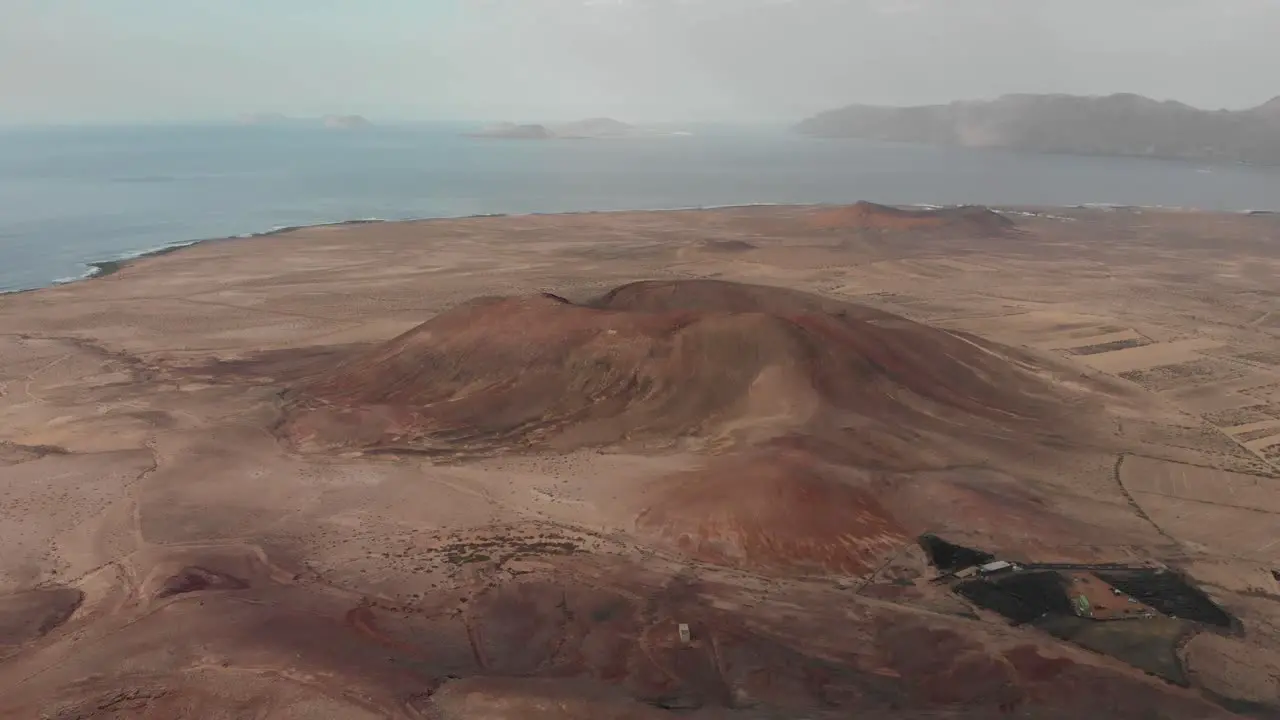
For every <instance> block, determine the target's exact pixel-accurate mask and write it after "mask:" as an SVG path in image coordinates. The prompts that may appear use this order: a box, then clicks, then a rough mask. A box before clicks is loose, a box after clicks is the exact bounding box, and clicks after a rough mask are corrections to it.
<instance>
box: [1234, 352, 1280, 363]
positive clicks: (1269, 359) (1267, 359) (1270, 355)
mask: <svg viewBox="0 0 1280 720" xmlns="http://www.w3.org/2000/svg"><path fill="white" fill-rule="evenodd" d="M1236 357H1238V358H1240V359H1241V360H1247V361H1249V362H1256V363H1258V364H1260V365H1275V366H1276V367H1280V353H1278V352H1274V351H1272V350H1258V351H1256V352H1249V353H1243V354H1241V355H1237V356H1236Z"/></svg>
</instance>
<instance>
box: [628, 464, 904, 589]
mask: <svg viewBox="0 0 1280 720" xmlns="http://www.w3.org/2000/svg"><path fill="white" fill-rule="evenodd" d="M655 491H656V492H655V493H654V494H655V496H656V497H657V498H658V499H657V500H656V501H655V502H654V504H652V505H650V506H649V507H647V508H646V509H645V510H644V511H643V512H641V514H640V516H639V518H638V519H637V521H636V522H637V526H638V527H639V528H640V529H641V530H644V531H647V532H651V533H654V534H655V535H657V536H658V537H660V538H661V539H662V540H664V541H665V542H667V543H669V544H672V545H674V546H676V547H678V548H680V549H681V550H682V551H684V552H685V553H687V554H689V555H690V556H692V557H695V558H698V559H701V560H704V561H707V562H714V563H720V564H728V565H735V566H739V567H744V568H748V569H752V570H761V569H767V570H774V571H778V570H782V571H802V572H813V573H818V572H832V573H844V574H849V575H861V574H863V573H865V572H867V571H868V570H871V569H873V568H874V567H876V566H878V565H879V564H880V563H882V562H883V560H884V558H885V556H886V555H888V554H890V553H892V552H894V551H895V550H897V549H898V548H900V547H901V546H902V545H903V544H904V543H905V542H907V535H906V533H905V531H904V530H903V529H902V527H900V526H899V524H898V522H897V521H896V520H895V519H894V518H893V516H891V515H890V514H889V513H888V512H887V511H886V510H885V509H884V507H883V506H881V504H880V503H879V502H878V501H877V500H876V498H875V497H874V496H873V495H872V494H871V493H869V492H868V491H866V490H864V489H862V488H859V487H856V486H854V485H853V484H852V482H851V480H850V479H849V478H841V477H839V476H837V474H836V472H835V471H834V470H833V469H832V468H830V467H821V466H819V464H817V463H815V462H814V461H812V460H811V459H809V458H808V457H807V456H805V455H804V454H802V453H800V452H796V451H785V450H778V451H770V452H761V453H752V454H747V455H742V456H730V457H725V458H719V459H717V460H715V461H712V462H711V463H710V464H709V465H708V466H707V467H706V468H704V469H702V470H698V471H695V472H690V473H684V474H680V475H676V476H674V477H671V478H668V479H666V480H664V481H661V482H659V483H658V484H657V486H656V488H655Z"/></svg>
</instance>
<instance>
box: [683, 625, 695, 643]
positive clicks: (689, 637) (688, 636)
mask: <svg viewBox="0 0 1280 720" xmlns="http://www.w3.org/2000/svg"><path fill="white" fill-rule="evenodd" d="M692 639H693V636H692V635H691V634H690V633H689V626H688V625H687V624H686V623H680V644H681V645H688V644H689V641H690V640H692Z"/></svg>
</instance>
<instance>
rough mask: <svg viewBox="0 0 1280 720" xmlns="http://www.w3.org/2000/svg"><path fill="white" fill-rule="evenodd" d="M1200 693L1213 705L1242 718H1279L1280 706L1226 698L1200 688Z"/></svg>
mask: <svg viewBox="0 0 1280 720" xmlns="http://www.w3.org/2000/svg"><path fill="white" fill-rule="evenodd" d="M1200 691H1201V692H1202V693H1204V696H1205V697H1207V698H1209V700H1210V701H1212V702H1213V703H1214V704H1215V705H1218V706H1219V707H1221V708H1222V709H1224V710H1226V711H1228V712H1232V713H1235V714H1236V715H1240V716H1242V717H1249V718H1257V719H1258V720H1275V718H1278V717H1280V705H1268V704H1265V703H1260V702H1255V701H1253V700H1242V699H1240V698H1232V697H1227V696H1226V695H1219V694H1218V693H1216V692H1214V691H1212V690H1209V689H1206V688H1200Z"/></svg>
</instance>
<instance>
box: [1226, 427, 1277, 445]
mask: <svg viewBox="0 0 1280 720" xmlns="http://www.w3.org/2000/svg"><path fill="white" fill-rule="evenodd" d="M1272 435H1280V426H1272V427H1267V428H1259V429H1258V430H1250V431H1249V432H1244V433H1239V434H1238V435H1232V437H1233V438H1235V439H1236V442H1242V443H1246V442H1253V441H1254V440H1261V439H1262V438H1265V437H1271V436H1272Z"/></svg>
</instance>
